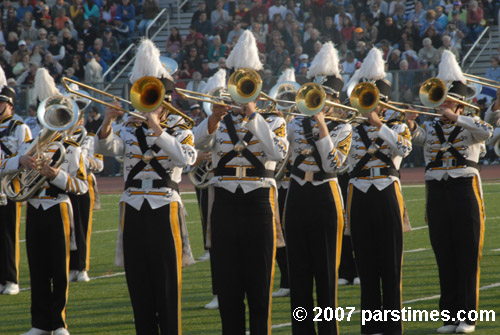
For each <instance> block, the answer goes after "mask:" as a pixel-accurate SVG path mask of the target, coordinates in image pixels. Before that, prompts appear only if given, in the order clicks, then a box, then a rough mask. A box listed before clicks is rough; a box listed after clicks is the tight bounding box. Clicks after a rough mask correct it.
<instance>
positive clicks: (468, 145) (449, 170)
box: [412, 115, 493, 180]
mask: <svg viewBox="0 0 500 335" xmlns="http://www.w3.org/2000/svg"><path fill="white" fill-rule="evenodd" d="M435 124H437V125H439V126H441V128H442V130H443V134H444V138H445V139H446V140H447V139H448V138H449V136H450V134H451V133H452V132H453V130H454V129H455V128H456V127H457V126H458V127H462V129H461V131H460V132H459V133H458V136H457V137H456V138H455V140H454V141H453V143H448V142H446V143H443V144H441V142H440V141H439V138H438V136H437V134H436V130H435V128H434V125H435ZM492 132H493V127H492V126H491V125H490V124H488V123H486V122H484V121H483V120H481V119H480V118H479V117H477V116H475V117H470V116H463V115H460V116H459V117H458V120H457V122H456V123H446V124H443V123H442V122H441V121H439V120H428V121H425V122H424V123H422V125H421V126H418V127H417V128H415V130H414V131H413V132H412V137H413V143H414V144H415V145H421V146H423V147H424V159H425V164H426V165H427V164H429V163H430V162H432V161H434V160H435V159H436V155H437V154H438V153H439V152H440V151H441V150H443V151H444V150H446V149H447V148H448V147H449V146H450V145H451V146H453V147H454V148H455V149H457V151H458V152H459V153H460V154H461V155H462V156H463V157H464V158H465V159H467V160H471V161H473V162H476V163H477V162H478V160H479V155H480V152H481V143H482V142H483V141H485V140H487V139H488V138H489V137H490V136H491V134H492ZM441 165H442V166H440V167H435V168H430V169H427V170H426V172H425V180H441V179H443V178H445V179H446V178H448V176H449V177H451V178H458V177H472V176H475V175H477V176H478V177H479V171H478V170H477V169H476V168H474V167H470V166H467V167H464V166H457V161H456V159H455V157H453V155H452V154H451V153H450V152H449V151H445V152H444V154H443V157H442V164H441Z"/></svg>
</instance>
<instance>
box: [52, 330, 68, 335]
mask: <svg viewBox="0 0 500 335" xmlns="http://www.w3.org/2000/svg"><path fill="white" fill-rule="evenodd" d="M53 334H54V335H70V333H69V331H68V330H67V329H66V328H58V329H56V330H54V333H53Z"/></svg>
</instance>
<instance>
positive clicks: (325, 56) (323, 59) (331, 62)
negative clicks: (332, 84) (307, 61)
mask: <svg viewBox="0 0 500 335" xmlns="http://www.w3.org/2000/svg"><path fill="white" fill-rule="evenodd" d="M316 76H335V77H340V70H339V54H338V52H337V49H335V47H334V46H333V43H332V42H326V43H325V44H323V47H322V48H321V50H320V51H319V52H318V54H317V55H316V56H315V57H314V59H313V61H312V63H311V66H310V67H309V71H307V78H309V79H310V78H314V77H316Z"/></svg>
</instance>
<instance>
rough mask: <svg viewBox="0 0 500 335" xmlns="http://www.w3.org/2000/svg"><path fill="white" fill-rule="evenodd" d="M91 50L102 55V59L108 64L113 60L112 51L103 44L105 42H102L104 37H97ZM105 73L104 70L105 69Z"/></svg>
mask: <svg viewBox="0 0 500 335" xmlns="http://www.w3.org/2000/svg"><path fill="white" fill-rule="evenodd" d="M88 51H90V52H92V54H94V55H95V54H96V53H99V54H100V55H101V59H102V60H103V61H104V62H105V63H106V64H110V63H111V61H112V58H113V57H112V56H111V52H110V51H109V50H108V49H107V48H105V47H104V46H103V43H102V39H101V38H96V39H95V40H94V44H93V45H91V46H90V47H89V50H88ZM103 73H104V71H103Z"/></svg>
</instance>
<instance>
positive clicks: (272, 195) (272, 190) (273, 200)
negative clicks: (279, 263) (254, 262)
mask: <svg viewBox="0 0 500 335" xmlns="http://www.w3.org/2000/svg"><path fill="white" fill-rule="evenodd" d="M275 195H276V190H275V188H274V187H270V188H269V205H270V206H271V210H272V215H273V223H272V225H273V258H272V264H271V282H270V283H269V284H270V285H269V308H268V312H267V334H268V335H271V315H272V305H273V286H274V270H275V267H276V213H275V209H276V198H275Z"/></svg>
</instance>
